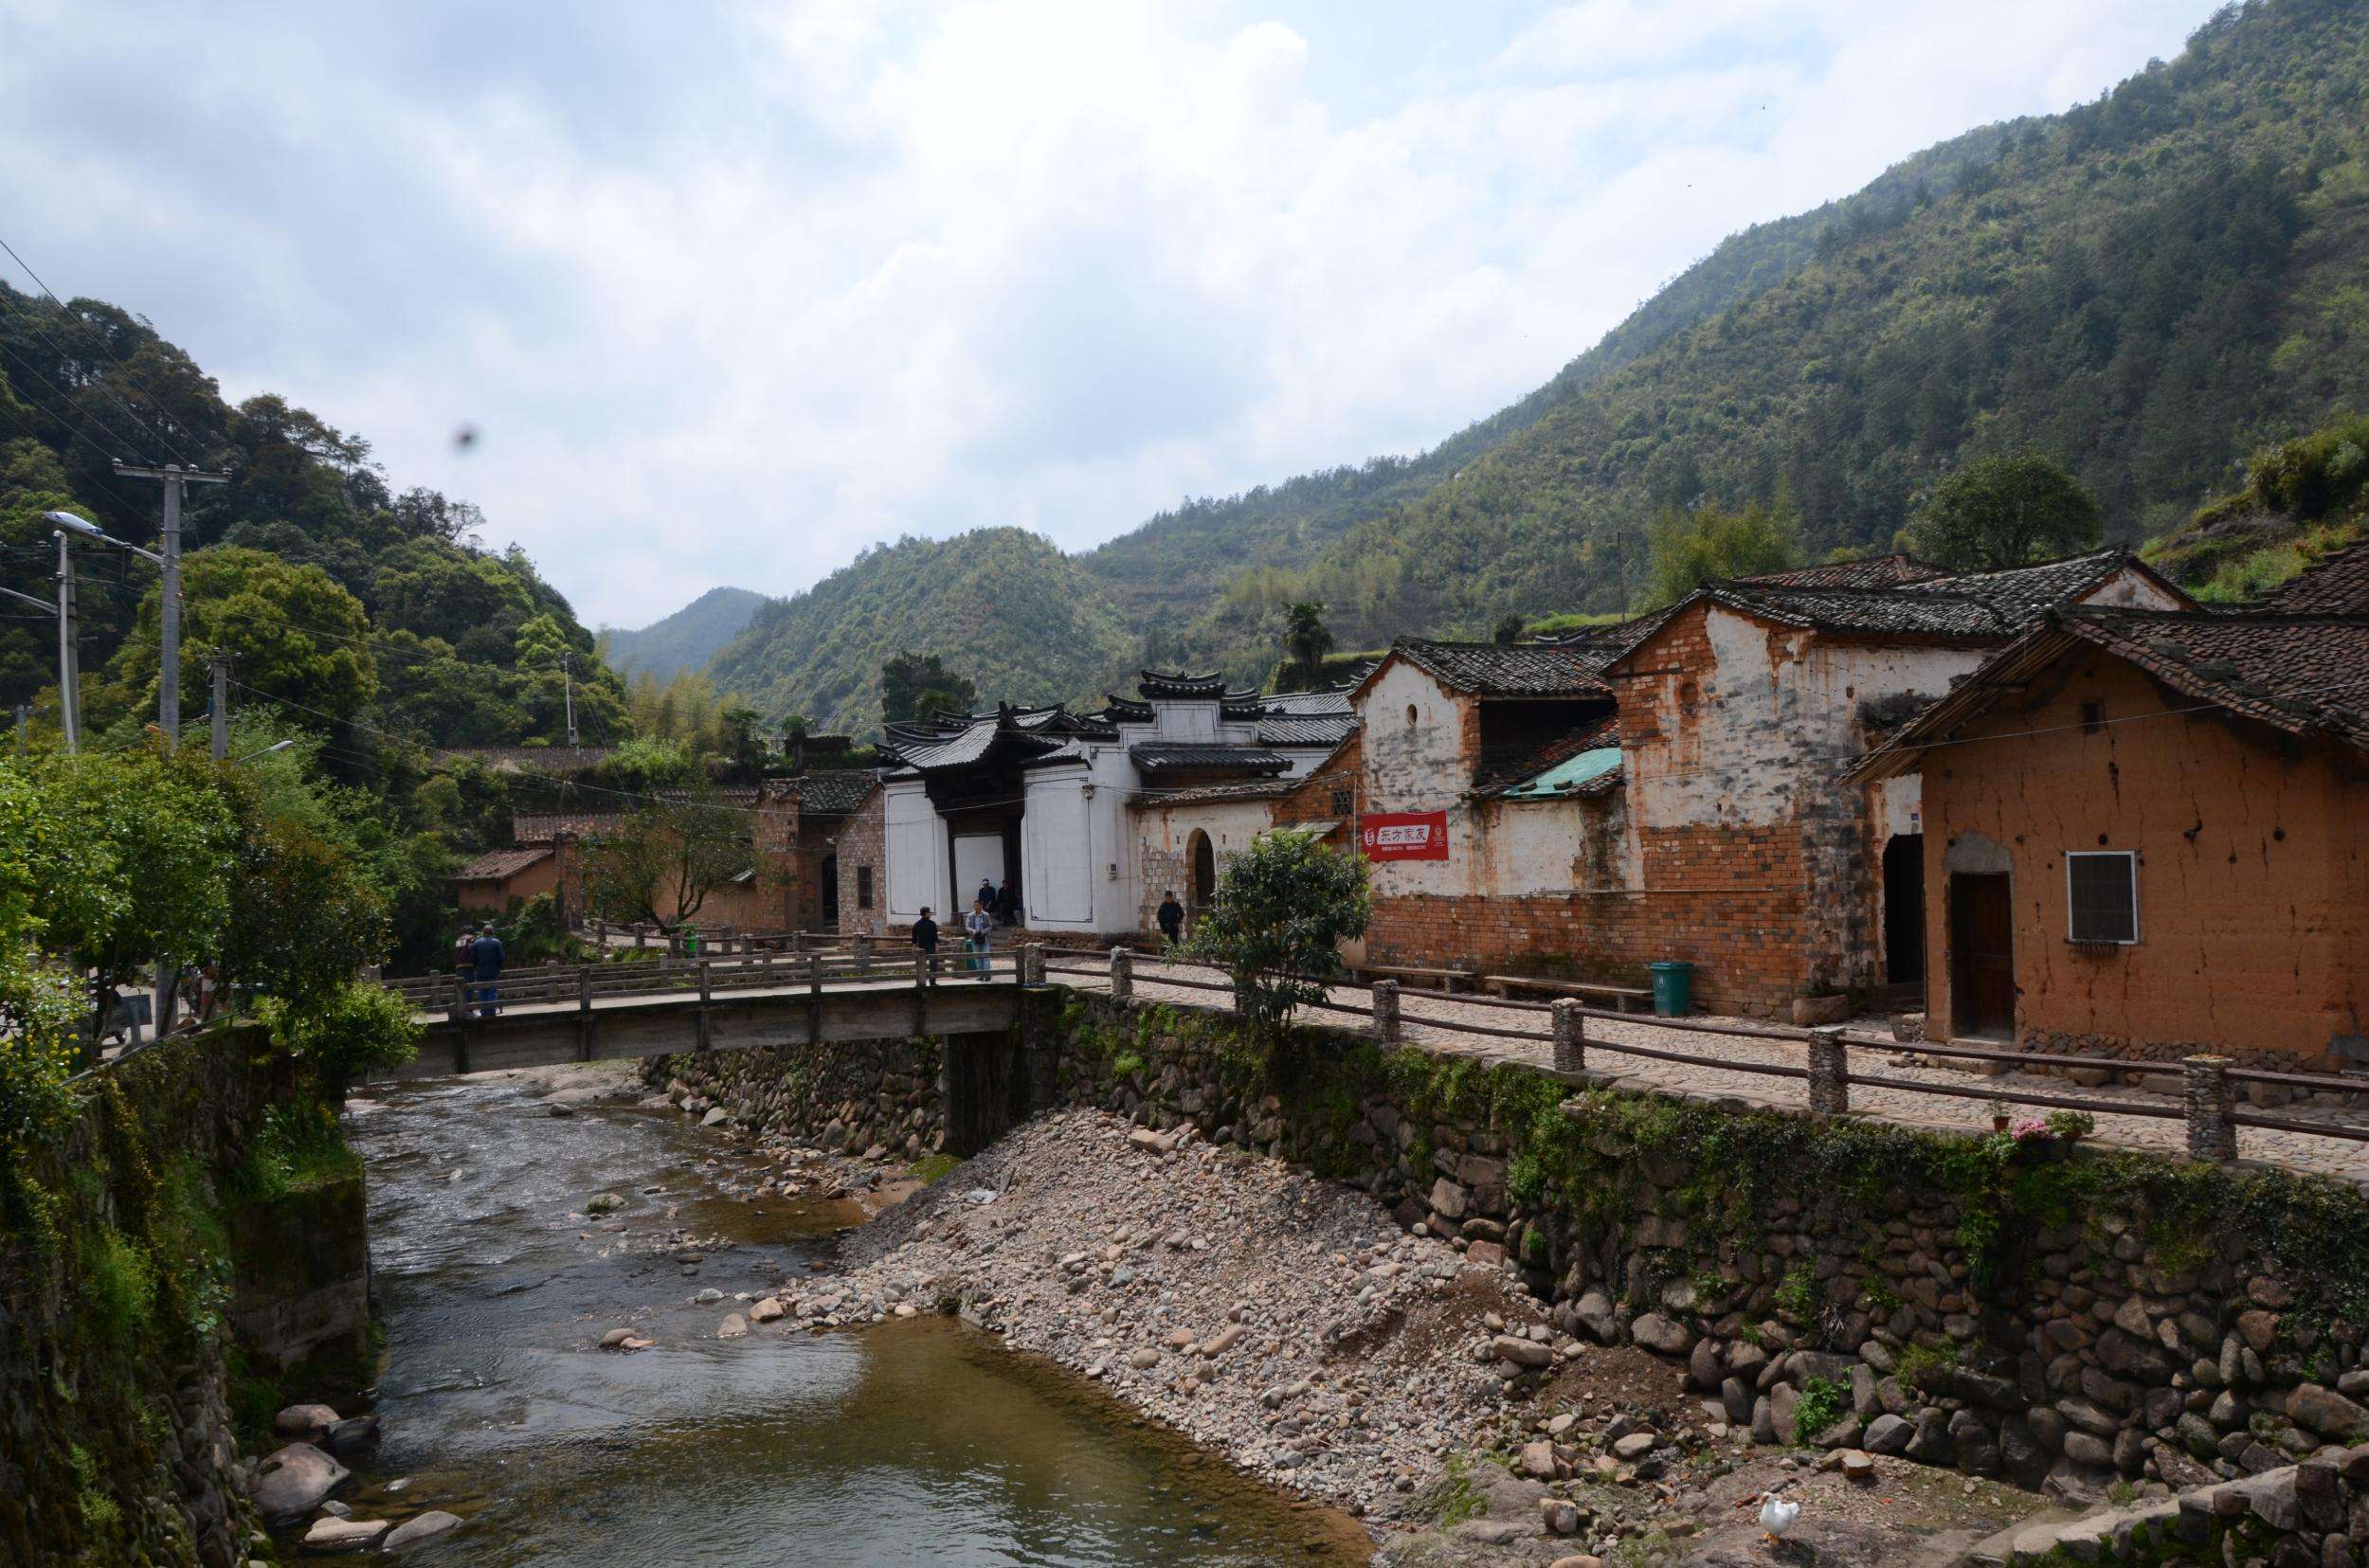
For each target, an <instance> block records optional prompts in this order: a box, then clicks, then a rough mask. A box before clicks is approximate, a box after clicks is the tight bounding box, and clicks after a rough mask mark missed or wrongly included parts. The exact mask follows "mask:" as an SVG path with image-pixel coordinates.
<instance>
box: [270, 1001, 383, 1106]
mask: <svg viewBox="0 0 2369 1568" xmlns="http://www.w3.org/2000/svg"><path fill="white" fill-rule="evenodd" d="M256 1016H257V1017H258V1018H262V1021H263V1023H264V1024H265V1025H266V1026H267V1027H268V1028H269V1029H270V1030H271V1034H272V1039H273V1040H274V1042H275V1043H277V1044H278V1045H279V1046H280V1049H281V1050H283V1051H286V1052H288V1053H290V1054H293V1055H296V1056H298V1057H299V1058H301V1059H302V1060H304V1061H305V1062H307V1063H309V1064H310V1065H311V1066H312V1069H313V1071H314V1072H316V1073H318V1074H319V1076H320V1079H321V1081H322V1083H323V1084H325V1085H326V1086H327V1087H328V1089H329V1090H330V1092H331V1095H332V1097H333V1099H334V1098H335V1096H337V1095H340V1094H342V1093H343V1092H344V1091H345V1088H346V1086H347V1085H349V1084H351V1083H352V1082H353V1080H354V1079H356V1078H358V1077H360V1076H361V1075H362V1074H363V1073H365V1072H387V1071H389V1070H390V1069H393V1068H398V1067H401V1066H402V1065H403V1064H404V1063H406V1062H407V1061H409V1060H410V1059H411V1058H412V1057H413V1056H414V1055H415V1054H418V1051H419V1042H420V1026H419V1025H418V1024H417V1023H416V1022H414V1021H413V1020H412V1018H411V1007H410V1004H409V1003H408V1002H406V1001H405V1000H403V998H402V997H401V996H400V995H399V994H397V993H396V992H393V991H389V990H388V989H387V988H386V987H384V986H380V985H372V984H371V983H370V982H367V981H358V980H353V979H351V978H349V979H347V980H346V981H344V982H342V983H340V984H338V985H336V986H334V987H332V988H331V989H330V990H329V991H328V992H327V993H325V994H323V995H320V996H316V997H313V998H309V999H307V1000H301V1001H299V1000H295V999H293V998H285V997H271V998H267V999H265V1000H263V1002H262V1004H261V1005H259V1006H258V1007H257V1008H256Z"/></svg>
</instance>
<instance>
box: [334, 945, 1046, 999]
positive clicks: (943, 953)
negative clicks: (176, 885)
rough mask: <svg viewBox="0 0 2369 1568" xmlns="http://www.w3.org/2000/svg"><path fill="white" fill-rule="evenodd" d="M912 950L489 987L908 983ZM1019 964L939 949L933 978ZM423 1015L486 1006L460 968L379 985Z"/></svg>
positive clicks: (509, 990) (595, 991)
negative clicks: (460, 971)
mask: <svg viewBox="0 0 2369 1568" xmlns="http://www.w3.org/2000/svg"><path fill="white" fill-rule="evenodd" d="M915 962H916V955H915V954H914V952H913V949H912V948H910V947H890V948H881V949H874V948H871V947H869V946H851V947H849V948H844V949H837V950H833V951H829V952H810V953H805V954H802V955H791V954H787V953H780V954H752V955H748V956H744V957H737V958H731V959H675V958H653V959H648V960H643V961H641V962H636V963H620V964H540V965H532V966H521V967H517V968H513V969H508V970H505V971H503V973H502V974H501V975H500V976H498V977H497V979H496V980H495V981H494V982H492V984H493V986H494V990H495V995H496V998H497V1000H498V1004H499V1005H500V1006H502V1007H504V1008H511V1007H526V1006H535V1005H551V1004H558V1005H565V1004H567V1003H570V1002H573V1003H575V1004H576V1005H578V1006H581V1007H588V1006H591V1005H592V1004H593V1003H595V1002H597V1001H601V1000H610V999H615V998H624V997H664V996H678V997H683V998H686V999H688V998H693V997H702V998H704V997H713V996H714V995H717V994H718V993H728V992H735V991H740V992H746V991H784V990H802V989H806V990H810V989H814V988H817V987H823V986H832V985H842V986H843V985H851V984H891V985H910V984H912V983H913V981H914V980H915V979H916V978H917V976H918V975H919V974H920V972H921V971H920V970H918V969H917V968H916V967H915ZM1021 968H1022V959H1021V956H1020V954H1018V953H1017V952H1015V951H1013V950H1012V949H1010V948H1004V949H1002V950H1000V951H993V950H991V951H990V952H988V953H987V954H986V955H984V956H982V955H979V954H973V953H967V952H964V951H962V950H961V949H959V948H946V949H941V950H940V951H939V953H938V954H937V958H936V961H935V964H934V967H933V968H932V970H931V979H933V980H935V981H937V982H949V983H950V982H957V981H966V980H967V981H969V982H974V983H976V982H981V981H982V980H994V979H998V978H1000V979H1003V980H1006V981H1009V980H1014V979H1017V978H1018V977H1019V975H1020V971H1021ZM380 983H381V984H382V985H384V986H385V987H386V988H387V989H389V990H390V991H393V992H395V993H396V994H397V995H398V996H401V997H402V998H403V999H404V1000H405V1001H407V1002H408V1003H409V1004H410V1005H411V1006H412V1007H413V1008H414V1009H415V1010H417V1011H420V1012H424V1013H443V1012H452V1011H475V1010H477V1009H478V1008H479V1007H480V1006H481V1005H483V1001H484V999H483V996H482V993H481V988H480V985H479V982H478V981H477V980H476V979H475V978H474V977H471V976H464V975H461V974H460V973H459V972H458V971H455V972H451V973H446V974H441V975H408V976H404V977H402V978H399V979H386V980H382V981H381V982H380Z"/></svg>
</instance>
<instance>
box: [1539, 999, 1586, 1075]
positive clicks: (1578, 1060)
mask: <svg viewBox="0 0 2369 1568" xmlns="http://www.w3.org/2000/svg"><path fill="white" fill-rule="evenodd" d="M1548 1012H1549V1014H1550V1016H1551V1017H1552V1018H1554V1032H1555V1071H1556V1072H1586V1071H1587V1019H1586V1018H1585V1017H1584V1016H1582V1014H1581V1012H1580V1004H1579V1003H1578V1002H1577V1001H1574V1000H1572V999H1571V998H1569V997H1557V998H1556V999H1555V1000H1554V1002H1553V1004H1552V1005H1551V1006H1550V1007H1549V1009H1548Z"/></svg>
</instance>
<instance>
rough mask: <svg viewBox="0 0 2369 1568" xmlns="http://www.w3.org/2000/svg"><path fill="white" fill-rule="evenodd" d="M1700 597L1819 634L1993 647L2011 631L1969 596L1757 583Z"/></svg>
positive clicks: (1726, 586)
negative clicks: (1863, 635) (1876, 636)
mask: <svg viewBox="0 0 2369 1568" xmlns="http://www.w3.org/2000/svg"><path fill="white" fill-rule="evenodd" d="M1703 593H1704V596H1705V597H1706V598H1708V599H1709V600H1710V601H1711V602H1712V603H1713V604H1725V605H1727V607H1728V608H1730V609H1735V610H1742V611H1744V612H1745V614H1747V615H1753V616H1758V617H1760V618H1761V619H1763V620H1765V621H1774V622H1777V623H1778V624H1779V625H1782V626H1811V627H1816V628H1817V629H1818V630H1820V631H1830V632H1854V633H1862V634H1872V635H1890V636H1898V637H1916V638H1938V639H1944V640H1957V641H1968V642H1997V641H2000V640H2003V639H2005V638H2007V637H2009V636H2011V635H2013V633H2014V631H2015V627H2014V626H2013V625H2012V624H2011V623H2010V622H2008V620H2007V619H2006V618H2005V617H2004V616H2002V615H2000V614H1999V613H1998V611H1997V610H1996V609H1994V608H1992V607H1991V606H1990V605H1989V604H1985V603H1983V602H1982V601H1981V600H1979V599H1976V598H1974V597H1973V596H1972V595H1970V594H1958V593H1918V594H1913V595H1912V594H1910V593H1908V592H1907V591H1905V590H1904V589H1902V588H1797V587H1777V586H1767V585H1763V584H1759V583H1713V584H1711V585H1709V586H1707V587H1706V588H1705V589H1704V590H1703Z"/></svg>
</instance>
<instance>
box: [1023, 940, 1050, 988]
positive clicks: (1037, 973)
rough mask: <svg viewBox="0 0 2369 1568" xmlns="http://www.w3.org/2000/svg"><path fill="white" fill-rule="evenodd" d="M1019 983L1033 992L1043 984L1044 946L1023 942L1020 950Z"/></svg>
mask: <svg viewBox="0 0 2369 1568" xmlns="http://www.w3.org/2000/svg"><path fill="white" fill-rule="evenodd" d="M1020 982H1021V983H1022V985H1025V986H1027V987H1029V988H1030V989H1031V990H1034V989H1035V988H1037V987H1038V986H1040V985H1042V984H1043V983H1044V944H1043V943H1041V942H1025V943H1022V945H1021V949H1020Z"/></svg>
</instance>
